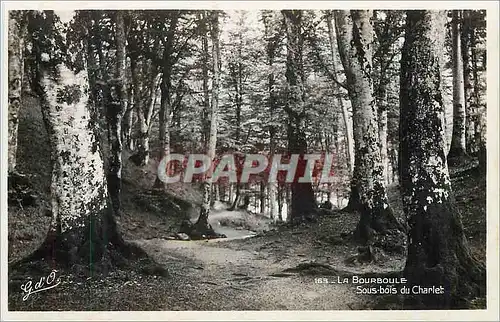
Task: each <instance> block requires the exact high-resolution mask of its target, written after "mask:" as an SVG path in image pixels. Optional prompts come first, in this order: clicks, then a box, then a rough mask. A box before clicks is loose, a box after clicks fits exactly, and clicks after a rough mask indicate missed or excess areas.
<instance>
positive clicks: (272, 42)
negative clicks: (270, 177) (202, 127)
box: [262, 11, 278, 220]
mask: <svg viewBox="0 0 500 322" xmlns="http://www.w3.org/2000/svg"><path fill="white" fill-rule="evenodd" d="M272 15H273V13H272V12H270V11H264V12H263V14H262V18H263V21H264V28H265V31H264V32H265V37H266V39H268V40H267V44H266V51H267V66H268V68H269V74H268V75H267V91H268V94H269V96H268V102H269V114H270V122H271V125H270V126H269V160H272V159H273V157H274V153H275V150H276V138H275V136H276V135H275V134H276V126H275V125H274V122H275V119H276V111H277V106H276V102H277V97H276V90H275V88H274V87H275V84H276V80H275V75H274V71H273V65H274V57H275V55H276V48H277V47H278V41H277V40H276V37H275V35H274V34H273V30H272V24H271V21H270V19H271V18H272ZM277 187H278V186H277V183H275V182H268V184H267V191H268V193H269V217H270V218H271V219H273V220H274V219H275V218H276V215H277V212H278V204H277V199H278V196H277Z"/></svg>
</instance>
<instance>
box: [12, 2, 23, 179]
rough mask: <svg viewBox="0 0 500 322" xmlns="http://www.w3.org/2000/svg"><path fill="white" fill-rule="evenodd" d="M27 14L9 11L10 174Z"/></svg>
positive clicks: (14, 148)
mask: <svg viewBox="0 0 500 322" xmlns="http://www.w3.org/2000/svg"><path fill="white" fill-rule="evenodd" d="M25 29H26V22H25V13H24V12H23V11H20V10H19V11H15V10H12V11H9V35H8V37H9V40H8V42H9V45H8V46H9V48H8V50H9V57H8V64H9V122H8V127H9V136H8V152H7V159H8V167H9V172H12V171H14V170H15V169H16V153H17V128H18V124H19V122H18V113H19V109H20V108H21V92H22V88H23V85H22V83H23V74H24V58H23V51H24V33H25V32H26V30H25Z"/></svg>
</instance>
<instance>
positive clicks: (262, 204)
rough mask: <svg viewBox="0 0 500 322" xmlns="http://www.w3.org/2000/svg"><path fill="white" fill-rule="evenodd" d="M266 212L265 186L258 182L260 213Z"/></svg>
mask: <svg viewBox="0 0 500 322" xmlns="http://www.w3.org/2000/svg"><path fill="white" fill-rule="evenodd" d="M265 212H266V185H265V184H264V182H263V181H261V182H260V213H261V214H264V213H265Z"/></svg>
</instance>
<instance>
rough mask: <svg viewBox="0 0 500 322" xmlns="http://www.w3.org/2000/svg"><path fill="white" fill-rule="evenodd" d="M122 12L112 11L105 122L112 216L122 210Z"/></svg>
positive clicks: (123, 76)
mask: <svg viewBox="0 0 500 322" xmlns="http://www.w3.org/2000/svg"><path fill="white" fill-rule="evenodd" d="M123 15H124V11H123V10H117V11H116V12H115V24H116V34H115V41H116V67H115V68H116V69H115V77H114V79H113V80H111V81H109V82H108V86H109V90H108V95H109V96H108V98H107V99H106V105H107V106H106V119H107V121H108V131H109V138H110V148H111V151H110V154H109V163H108V166H109V170H108V175H107V179H108V189H109V194H110V196H111V201H112V203H113V209H114V211H115V214H117V215H119V214H120V208H121V200H120V193H121V176H122V175H121V174H122V150H123V144H122V137H121V135H122V130H121V127H122V119H123V112H124V110H125V105H126V98H127V93H126V87H125V82H126V66H127V65H126V62H127V60H126V59H127V56H126V53H125V42H126V37H125V22H124V18H123Z"/></svg>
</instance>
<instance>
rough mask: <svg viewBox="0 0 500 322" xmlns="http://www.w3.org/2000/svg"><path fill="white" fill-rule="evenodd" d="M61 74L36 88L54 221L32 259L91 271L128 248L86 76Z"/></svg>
mask: <svg viewBox="0 0 500 322" xmlns="http://www.w3.org/2000/svg"><path fill="white" fill-rule="evenodd" d="M57 70H58V72H59V77H58V79H57V80H55V79H54V77H53V75H49V74H48V72H43V74H42V79H41V81H40V86H38V88H37V90H38V94H39V96H40V100H41V108H42V113H43V119H44V122H45V126H46V127H47V132H48V134H49V142H50V148H51V155H52V157H51V161H52V182H51V210H52V221H51V224H50V228H49V232H48V234H47V237H46V240H45V241H44V243H43V244H42V245H41V246H40V248H39V249H38V250H37V251H35V253H34V254H33V255H32V256H30V257H29V259H40V258H50V259H52V260H55V261H56V262H57V263H59V264H66V263H69V264H74V263H81V264H83V265H89V264H90V270H93V267H92V265H94V263H96V262H98V261H100V262H104V263H110V262H109V261H108V260H110V257H109V255H110V251H112V250H114V251H119V252H122V251H123V249H121V247H123V246H124V245H125V243H124V241H123V240H122V238H121V236H120V235H119V234H118V232H117V229H116V224H115V222H114V219H113V215H112V213H113V210H112V206H111V202H110V198H109V194H108V190H107V188H106V185H107V183H106V176H105V172H104V166H103V159H102V157H101V153H100V147H99V143H98V138H97V136H96V131H95V126H96V124H97V120H96V118H95V117H93V116H92V115H91V113H90V108H91V107H90V106H89V99H88V93H87V89H88V80H87V75H86V74H87V72H86V71H85V70H83V71H81V72H79V73H78V74H76V75H75V74H74V72H73V71H71V70H69V69H68V68H67V67H66V66H64V65H58V66H57ZM129 250H130V249H129Z"/></svg>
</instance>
